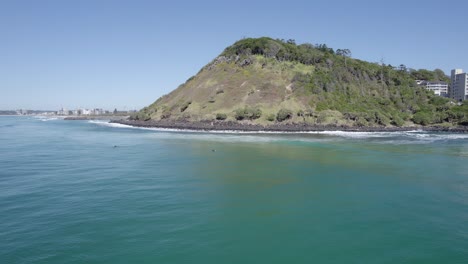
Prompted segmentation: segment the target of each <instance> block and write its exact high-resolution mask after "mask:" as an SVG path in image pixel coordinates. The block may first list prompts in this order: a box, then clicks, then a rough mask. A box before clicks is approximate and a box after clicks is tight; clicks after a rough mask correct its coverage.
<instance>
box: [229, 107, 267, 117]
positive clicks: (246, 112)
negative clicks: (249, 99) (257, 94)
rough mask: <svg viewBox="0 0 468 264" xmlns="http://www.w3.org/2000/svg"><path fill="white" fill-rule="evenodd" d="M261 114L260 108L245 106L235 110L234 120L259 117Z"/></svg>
mask: <svg viewBox="0 0 468 264" xmlns="http://www.w3.org/2000/svg"><path fill="white" fill-rule="evenodd" d="M261 116H262V110H260V108H251V107H245V108H240V109H237V110H236V111H235V118H236V120H245V119H248V120H254V119H258V118H260V117H261Z"/></svg>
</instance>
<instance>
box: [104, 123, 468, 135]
mask: <svg viewBox="0 0 468 264" xmlns="http://www.w3.org/2000/svg"><path fill="white" fill-rule="evenodd" d="M109 123H116V124H122V125H127V126H133V127H144V128H162V129H180V130H191V131H202V132H203V131H205V132H206V131H239V132H284V133H288V132H297V133H300V132H304V133H306V132H323V131H346V132H405V131H415V130H421V131H428V132H452V133H468V127H438V126H412V127H348V126H333V125H310V124H306V123H290V124H280V123H275V124H271V125H267V126H263V125H259V124H247V123H240V122H234V121H197V122H191V121H137V120H111V121H110V122H109Z"/></svg>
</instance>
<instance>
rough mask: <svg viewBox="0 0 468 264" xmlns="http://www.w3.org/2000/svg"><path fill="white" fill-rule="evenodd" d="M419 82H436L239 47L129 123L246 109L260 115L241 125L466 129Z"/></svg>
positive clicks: (337, 60)
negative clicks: (278, 121)
mask: <svg viewBox="0 0 468 264" xmlns="http://www.w3.org/2000/svg"><path fill="white" fill-rule="evenodd" d="M418 74H426V75H427V76H429V77H427V78H428V79H429V78H435V77H433V76H436V75H431V74H432V72H430V71H422V72H412V73H410V72H407V71H398V70H394V69H393V67H391V66H389V65H384V66H382V65H379V64H376V63H369V62H364V61H360V60H357V59H351V58H345V57H343V56H338V55H336V54H334V52H333V51H330V50H327V49H317V48H316V47H313V46H310V45H299V46H298V45H295V44H293V43H284V42H281V41H277V40H272V39H269V38H261V39H246V40H241V41H239V42H236V43H235V44H234V45H233V46H230V47H228V48H227V49H226V50H225V51H224V52H223V54H221V55H220V57H218V58H216V59H215V60H214V61H213V62H211V63H210V64H208V65H207V66H205V67H204V68H203V69H202V70H201V71H200V72H199V73H198V74H197V75H196V76H194V77H192V78H190V79H189V80H188V81H187V82H186V83H185V84H183V85H181V86H180V87H178V88H177V89H176V90H174V91H172V92H171V93H170V94H168V95H165V96H163V97H161V98H160V99H158V100H157V101H156V102H155V103H153V104H152V105H150V106H149V107H146V108H144V109H142V110H141V111H140V112H139V113H138V114H137V115H136V116H135V117H134V118H135V119H140V120H147V119H149V118H151V119H152V120H160V119H173V120H176V119H179V120H180V119H185V120H192V121H200V120H214V119H215V118H216V114H218V113H223V114H226V116H227V120H235V116H236V115H235V112H236V110H238V109H241V108H244V107H251V108H258V109H260V110H261V112H262V115H261V117H260V118H258V119H256V120H250V121H244V122H252V123H260V124H269V123H272V122H273V121H271V117H272V116H275V115H276V114H277V113H278V111H279V110H280V109H288V110H290V111H291V112H292V113H293V115H292V117H291V118H290V119H287V120H285V121H283V122H286V123H287V122H307V123H311V124H337V125H348V126H409V125H412V124H413V123H417V124H422V125H430V124H442V125H452V124H454V123H460V122H462V123H463V122H465V116H466V117H468V114H467V113H468V111H467V110H468V109H466V108H467V107H465V106H454V105H453V104H451V103H450V102H449V101H448V100H447V99H444V98H440V97H436V96H434V95H433V94H432V93H431V92H428V91H426V90H424V89H422V88H419V87H416V85H415V84H414V79H415V77H419V76H418ZM436 77H437V76H436ZM443 77H445V76H443ZM302 113H306V114H304V115H302Z"/></svg>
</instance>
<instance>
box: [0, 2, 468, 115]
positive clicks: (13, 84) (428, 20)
mask: <svg viewBox="0 0 468 264" xmlns="http://www.w3.org/2000/svg"><path fill="white" fill-rule="evenodd" d="M0 34H1V35H0V36H1V38H0V109H17V108H27V109H51V110H53V109H58V108H60V107H61V106H64V107H67V108H76V107H88V108H91V107H103V108H106V109H113V108H115V107H117V108H118V109H123V108H124V107H126V108H127V109H132V108H136V109H139V108H141V107H143V106H146V105H148V104H150V103H152V102H153V101H155V100H156V99H157V98H158V97H159V96H161V95H163V94H166V93H169V92H170V91H171V90H173V89H175V88H176V87H177V86H178V85H179V84H181V83H183V82H185V80H186V79H188V78H189V77H190V76H192V75H195V74H196V73H197V72H198V71H199V69H200V68H201V67H203V66H204V65H205V64H207V63H208V62H210V61H211V60H212V59H213V58H215V57H216V56H217V55H218V54H219V53H221V52H222V51H223V49H224V48H225V47H227V46H229V45H230V44H232V43H233V42H235V41H236V40H239V39H241V38H243V37H260V36H270V37H273V38H284V39H289V38H292V39H295V40H296V42H297V43H303V42H310V43H326V44H327V45H328V46H330V47H332V48H335V49H337V48H348V49H350V50H351V51H352V55H353V57H355V58H359V59H363V60H368V61H372V62H378V61H380V60H381V59H382V58H383V60H384V62H385V63H387V64H392V65H399V64H405V65H407V66H408V67H411V68H416V69H419V68H427V69H435V68H440V69H442V70H444V71H445V72H446V73H447V74H448V73H449V71H450V69H452V68H463V69H465V70H468V51H467V47H468V46H467V44H468V1H463V0H456V1H449V2H443V1H431V0H429V1H409V0H407V1H399V0H398V1H378V0H376V1H370V0H369V1H358V0H356V1H344V0H343V1H294V0H290V1H274V0H270V1H243V0H238V1H202V0H199V1H137V0H134V1H131V0H128V1H117V0H116V1H104V0H92V1H84V0H80V1H47V0H42V1H33V0H31V1H22V0H11V1H7V0H1V1H0Z"/></svg>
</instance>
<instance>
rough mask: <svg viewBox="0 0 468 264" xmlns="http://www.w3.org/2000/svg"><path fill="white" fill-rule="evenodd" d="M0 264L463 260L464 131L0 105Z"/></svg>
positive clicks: (467, 150)
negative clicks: (228, 127)
mask: <svg viewBox="0 0 468 264" xmlns="http://www.w3.org/2000/svg"><path fill="white" fill-rule="evenodd" d="M0 263H468V134H456V133H453V134H451V133H428V132H422V131H410V132H393V133H388V132H382V133H351V132H322V133H307V134H274V133H232V132H231V133H229V132H226V133H200V132H182V131H170V130H157V129H139V128H131V127H127V126H123V125H117V124H108V123H107V122H105V121H65V120H62V119H56V118H47V117H32V116H27V117H16V116H9V117H8V116H3V117H0Z"/></svg>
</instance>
